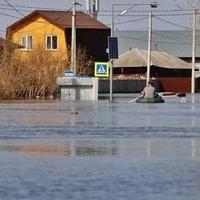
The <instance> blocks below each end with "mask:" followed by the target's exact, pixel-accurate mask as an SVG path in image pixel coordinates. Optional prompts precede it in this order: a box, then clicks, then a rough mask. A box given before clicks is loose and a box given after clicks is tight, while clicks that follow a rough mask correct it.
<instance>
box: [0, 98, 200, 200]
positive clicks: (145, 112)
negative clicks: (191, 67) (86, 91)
mask: <svg viewBox="0 0 200 200" xmlns="http://www.w3.org/2000/svg"><path fill="white" fill-rule="evenodd" d="M129 101H130V99H115V100H114V102H113V103H110V102H109V101H107V100H99V101H97V102H90V101H81V102H78V101H76V102H62V101H59V100H58V101H45V102H40V101H37V102H22V101H20V102H2V103H1V104H0V163H1V164H0V168H1V170H0V199H2V200H4V199H5V200H15V199H19V200H23V199H28V200H54V199H55V200H66V199H67V200H70V199H73V200H108V199H110V200H122V199H124V200H129V199H130V200H132V199H136V200H137V199H138V200H162V199H164V200H199V198H200V123H199V122H200V106H199V105H200V95H195V96H190V95H187V97H186V99H183V98H180V97H166V98H165V102H166V103H164V104H137V103H131V104H130V103H129Z"/></svg>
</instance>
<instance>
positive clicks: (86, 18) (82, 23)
mask: <svg viewBox="0 0 200 200" xmlns="http://www.w3.org/2000/svg"><path fill="white" fill-rule="evenodd" d="M36 15H39V16H41V17H43V18H45V19H46V20H47V21H49V22H51V23H54V24H55V25H57V26H59V27H60V28H62V29H65V28H71V26H72V12H71V11H51V10H35V11H33V12H32V13H30V14H29V15H27V16H25V17H24V18H22V19H21V20H19V21H17V22H16V23H14V24H12V25H10V26H9V27H8V29H12V28H14V27H16V26H17V25H19V24H21V23H23V22H25V21H26V20H28V19H31V18H32V17H34V16H36ZM76 28H77V29H110V28H109V27H108V26H106V25H105V24H103V23H101V22H100V21H98V20H96V19H94V18H92V17H91V16H90V15H88V14H86V13H84V12H81V11H76Z"/></svg>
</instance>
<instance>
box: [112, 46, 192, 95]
mask: <svg viewBox="0 0 200 200" xmlns="http://www.w3.org/2000/svg"><path fill="white" fill-rule="evenodd" d="M147 58H148V52H147V50H144V49H137V48H136V49H132V50H129V51H127V52H126V53H124V54H122V55H121V56H120V57H119V59H117V60H115V62H114V69H113V71H114V75H115V76H119V75H120V76H121V77H122V76H123V75H124V78H125V77H129V78H130V77H131V79H135V80H146V72H147ZM150 77H151V78H152V79H154V80H156V82H157V83H158V85H157V87H159V88H158V89H159V90H160V91H172V92H190V91H191V64H190V63H187V62H185V61H183V60H181V59H179V58H177V57H176V56H173V55H170V54H169V53H167V52H164V51H152V52H151V66H150Z"/></svg>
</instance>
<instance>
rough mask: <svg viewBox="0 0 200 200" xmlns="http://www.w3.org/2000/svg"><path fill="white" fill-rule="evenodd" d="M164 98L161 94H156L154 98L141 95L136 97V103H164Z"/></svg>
mask: <svg viewBox="0 0 200 200" xmlns="http://www.w3.org/2000/svg"><path fill="white" fill-rule="evenodd" d="M164 102H165V101H164V99H163V98H162V97H161V96H159V95H156V96H155V97H153V98H144V97H143V96H140V97H138V98H137V99H136V103H164Z"/></svg>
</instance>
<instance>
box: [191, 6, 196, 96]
mask: <svg viewBox="0 0 200 200" xmlns="http://www.w3.org/2000/svg"><path fill="white" fill-rule="evenodd" d="M195 56H196V10H195V9H194V10H193V17H192V77H191V93H192V94H194V93H195Z"/></svg>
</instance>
